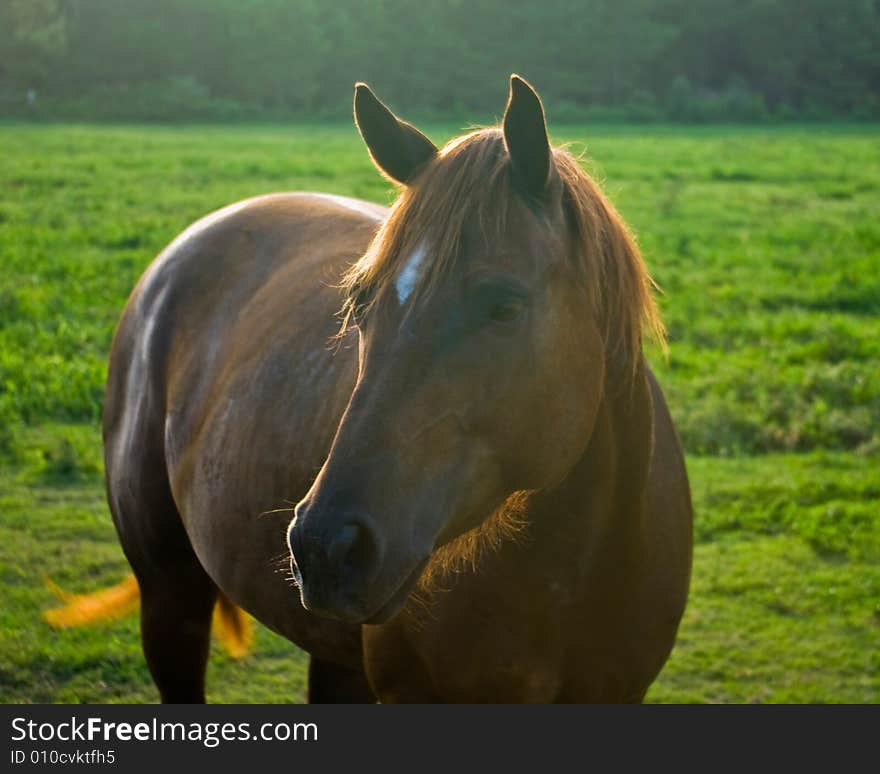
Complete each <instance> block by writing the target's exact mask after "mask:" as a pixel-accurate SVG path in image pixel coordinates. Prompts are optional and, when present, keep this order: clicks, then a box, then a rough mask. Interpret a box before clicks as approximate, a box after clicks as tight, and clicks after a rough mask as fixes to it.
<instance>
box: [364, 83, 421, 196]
mask: <svg viewBox="0 0 880 774" xmlns="http://www.w3.org/2000/svg"><path fill="white" fill-rule="evenodd" d="M354 122H355V124H357V128H358V131H359V132H360V133H361V137H363V138H364V142H365V143H366V144H367V150H369V151H370V157H371V158H372V159H373V162H374V163H375V165H376V166H377V167H378V168H379V171H380V172H382V173H384V174H385V175H386V176H387V177H389V178H391V179H392V180H394V181H395V182H397V183H403V184H404V185H407V184H409V183H411V182H412V181H413V179H414V178H415V176H416V175H417V174H418V172H419V171H420V170H421V169H422V167H423V166H424V165H425V164H427V163H428V162H429V161H430V160H431V159H432V158H434V156H436V155H437V146H436V145H434V143H432V142H431V141H430V140H429V139H428V138H427V137H425V135H423V134H422V133H421V132H420V131H419V130H418V129H416V128H415V127H414V126H413V125H412V124H408V123H407V122H406V121H401V120H400V119H399V118H398V117H397V116H396V115H394V113H392V112H391V111H390V110H389V109H388V108H387V107H385V105H384V104H383V103H382V102H381V100H379V98H378V97H377V96H376V95H375V94H373V92H372V91H371V90H370V87H369V86H367V84H365V83H358V84H356V85H355V87H354Z"/></svg>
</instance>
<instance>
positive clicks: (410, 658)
mask: <svg viewBox="0 0 880 774" xmlns="http://www.w3.org/2000/svg"><path fill="white" fill-rule="evenodd" d="M555 612H556V611H555V610H549V609H544V610H542V611H541V615H540V616H539V617H536V615H535V614H534V612H530V611H526V610H517V609H515V608H514V609H512V608H510V607H509V606H508V605H506V604H503V605H501V604H498V603H496V604H485V605H483V604H479V603H477V604H471V605H468V606H467V607H455V606H452V605H444V604H443V603H442V602H440V603H438V604H436V605H435V606H434V608H433V609H432V608H428V609H425V610H412V611H408V612H407V613H406V614H404V615H401V616H400V617H399V618H398V619H397V620H396V621H395V622H394V623H393V624H390V625H388V626H384V627H377V628H376V629H372V627H370V628H369V629H368V630H365V661H366V666H367V671H368V674H369V676H370V679H371V681H372V682H373V684H374V687H375V688H376V690H377V691H378V693H379V697H380V700H382V701H446V702H462V703H470V702H485V701H490V702H501V703H507V702H510V703H519V702H542V703H543V702H552V701H555V700H557V698H558V697H559V695H560V693H561V692H562V691H563V685H564V683H565V681H566V675H565V668H566V666H565V665H566V650H567V642H566V639H565V637H564V636H563V635H564V633H563V632H562V631H560V629H561V628H562V627H560V621H561V619H560V617H557V615H555V614H554V613H555Z"/></svg>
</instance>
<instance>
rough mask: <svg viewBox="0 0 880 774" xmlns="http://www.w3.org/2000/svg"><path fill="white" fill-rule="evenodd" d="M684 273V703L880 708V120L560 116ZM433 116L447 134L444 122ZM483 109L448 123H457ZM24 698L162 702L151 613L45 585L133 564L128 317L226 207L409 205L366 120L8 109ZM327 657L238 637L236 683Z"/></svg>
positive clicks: (11, 434)
mask: <svg viewBox="0 0 880 774" xmlns="http://www.w3.org/2000/svg"><path fill="white" fill-rule="evenodd" d="M548 108H549V112H550V118H551V135H552V139H553V141H554V142H555V143H557V144H558V143H561V142H570V143H571V147H572V149H573V150H575V151H578V150H580V149H584V148H585V151H586V153H587V158H585V164H586V165H587V168H588V169H589V170H590V171H591V172H592V173H593V175H594V176H596V177H597V178H598V179H600V180H603V181H605V187H606V190H607V191H608V193H609V195H610V197H611V199H612V200H613V201H614V202H615V204H616V205H617V206H618V208H619V209H620V210H621V212H622V213H623V215H624V217H625V219H626V220H627V222H628V223H629V224H630V225H631V227H632V228H633V229H634V231H635V232H636V234H637V235H638V238H639V242H640V244H641V246H642V249H643V252H644V254H645V257H646V260H647V262H648V264H649V266H650V267H651V270H652V272H653V275H654V277H655V279H656V280H657V281H658V283H659V284H660V285H661V286H662V288H663V294H662V295H661V297H660V302H661V308H662V310H663V314H664V318H665V321H666V323H667V326H668V328H669V332H670V346H671V351H670V355H669V357H668V360H667V359H664V357H663V355H662V354H661V353H660V352H659V351H658V350H657V349H655V348H649V350H648V355H649V359H650V360H651V363H652V365H653V366H654V368H655V370H656V372H657V374H658V376H659V378H660V381H661V383H662V385H663V387H664V389H665V391H666V395H667V399H668V401H669V404H670V408H671V410H672V413H673V416H674V417H675V419H676V422H677V424H678V429H679V432H680V434H681V436H682V439H683V442H684V446H685V449H686V452H687V454H688V468H689V473H690V478H691V485H692V487H693V491H694V503H695V508H696V526H695V537H696V547H695V564H694V572H693V581H692V590H691V597H690V602H689V606H688V611H687V613H686V615H685V619H684V622H683V625H682V628H681V630H680V634H679V640H678V644H677V646H676V649H675V651H674V652H673V655H672V658H671V659H670V661H669V663H668V664H667V666H666V668H665V669H664V671H663V673H662V674H661V676H660V678H659V679H658V681H657V682H656V683H655V684H654V686H653V687H652V689H651V691H650V692H649V694H648V700H649V701H657V702H670V701H672V702H691V701H696V702H877V701H880V218H878V213H880V132H878V129H877V128H876V127H856V126H852V127H837V128H832V127H827V126H788V127H777V128H766V127H762V128H743V127H702V128H675V127H624V128H621V127H604V126H592V127H586V126H566V127H554V126H553V124H552V105H548ZM423 128H424V127H423ZM456 132H457V127H451V126H445V127H444V126H434V127H427V133H428V134H429V135H430V136H431V137H432V139H434V140H435V141H441V140H443V139H445V138H447V137H449V136H451V135H452V134H454V133H456ZM0 152H2V156H3V162H2V165H0V590H2V599H3V604H2V608H0V699H2V700H3V701H6V702H80V701H86V702H117V701H153V700H155V698H156V693H155V689H154V687H153V685H152V683H151V681H150V679H149V676H148V674H147V670H146V666H145V664H144V662H143V657H142V655H141V651H140V644H139V639H138V629H137V620H136V617H130V618H127V619H123V620H119V621H114V622H108V623H106V624H102V625H100V626H96V627H93V628H89V629H78V630H70V631H62V632H57V631H53V630H52V629H50V628H49V627H48V625H47V624H45V623H44V622H43V621H42V619H41V617H40V612H41V611H42V610H43V609H45V608H47V607H49V606H51V605H52V604H53V602H54V600H53V597H52V595H51V593H50V592H49V591H48V590H47V588H46V586H45V583H44V578H45V577H46V576H51V578H52V579H53V580H55V581H56V582H57V583H59V584H60V585H61V586H62V587H64V588H65V589H68V590H71V591H77V592H86V591H90V590H94V589H97V588H100V587H101V586H104V585H108V584H110V583H114V582H116V581H117V580H119V579H120V578H121V577H122V575H123V574H125V573H126V572H127V565H126V563H125V560H124V558H123V556H122V553H121V550H120V549H119V546H118V544H117V542H116V537H115V533H114V531H113V527H112V524H111V522H110V516H109V513H108V510H107V507H106V504H105V501H104V492H103V480H102V463H101V440H100V428H99V416H100V407H101V399H102V392H103V382H104V378H105V374H106V355H107V352H108V349H109V345H110V339H111V336H112V333H113V328H114V326H115V323H116V320H117V318H118V316H119V313H120V312H121V309H122V307H123V305H124V303H125V299H126V297H127V295H128V293H129V292H130V290H131V288H132V287H133V286H134V284H135V282H136V281H137V278H138V277H139V276H140V274H141V272H142V271H143V269H144V268H145V267H146V265H147V264H148V263H149V261H150V260H151V259H152V258H153V256H154V255H155V254H156V253H157V252H158V251H159V250H160V249H161V248H162V247H163V246H164V245H165V244H167V242H168V241H170V240H171V239H172V238H173V237H174V236H175V235H176V234H177V233H178V232H179V231H180V230H182V229H183V228H184V227H185V226H186V225H188V224H189V223H191V222H192V221H193V220H195V219H196V218H198V217H200V216H201V215H203V214H205V213H207V212H209V211H211V210H213V209H216V208H217V207H220V206H222V205H224V204H227V203H230V202H232V201H235V200H238V199H242V198H245V197H248V196H252V195H257V194H261V193H267V192H270V191H281V190H316V191H324V192H328V193H337V194H346V195H351V196H357V197H362V198H366V199H371V200H374V201H379V202H383V203H387V202H390V201H391V199H392V197H393V192H392V191H391V190H390V188H389V186H388V185H387V184H386V183H385V182H384V181H383V180H382V179H381V178H380V177H379V176H378V174H377V173H376V172H375V170H374V168H373V167H372V165H371V164H370V162H369V159H368V158H367V155H366V152H365V150H364V148H363V146H362V144H361V141H360V139H359V137H358V136H357V133H356V131H355V129H354V127H351V126H344V125H340V126H331V127H327V126H322V127H317V126H302V125H300V126H293V127H283V126H253V127H218V126H191V127H186V128H183V127H180V128H177V127H138V126H102V127H92V126H82V125H77V126H64V125H51V126H25V125H2V126H0ZM305 663H306V659H305V656H304V655H303V654H301V653H300V652H298V651H297V649H296V648H294V647H293V646H292V645H290V644H289V643H287V642H286V641H284V640H282V639H280V638H279V637H277V636H276V635H274V634H272V633H271V632H269V631H267V630H265V629H259V631H258V634H257V641H256V648H255V651H254V652H253V654H251V655H250V656H249V657H247V658H246V659H244V660H242V661H233V660H231V659H229V658H228V657H226V656H225V655H224V654H223V653H222V652H220V651H219V650H218V649H217V648H216V645H215V648H214V653H213V655H212V659H211V663H210V665H209V671H208V681H209V685H208V696H209V700H213V701H225V702H257V701H259V702H273V701H280V702H288V701H300V700H302V697H303V689H304V684H305Z"/></svg>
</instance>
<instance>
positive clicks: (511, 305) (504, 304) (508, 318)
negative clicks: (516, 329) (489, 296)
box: [489, 296, 525, 323]
mask: <svg viewBox="0 0 880 774" xmlns="http://www.w3.org/2000/svg"><path fill="white" fill-rule="evenodd" d="M523 309H525V303H524V302H523V300H522V299H521V298H516V297H514V296H511V297H509V298H505V299H504V300H501V301H496V302H495V303H494V304H493V305H492V308H491V309H490V310H489V317H490V318H491V320H492V321H493V322H498V323H506V322H513V321H514V320H515V319H516V318H517V317H519V316H520V315H521V314H522V311H523Z"/></svg>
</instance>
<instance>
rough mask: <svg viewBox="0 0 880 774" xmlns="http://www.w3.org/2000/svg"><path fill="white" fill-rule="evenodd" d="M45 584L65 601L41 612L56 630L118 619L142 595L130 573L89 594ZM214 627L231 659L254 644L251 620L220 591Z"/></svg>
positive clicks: (244, 653)
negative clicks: (118, 581) (111, 584)
mask: <svg viewBox="0 0 880 774" xmlns="http://www.w3.org/2000/svg"><path fill="white" fill-rule="evenodd" d="M46 585H47V586H48V587H49V589H50V591H52V593H53V594H55V596H56V597H58V598H59V599H60V600H61V601H62V602H64V604H63V605H61V607H56V608H53V609H51V610H46V611H44V612H43V617H44V618H45V619H46V621H48V622H49V625H50V626H53V627H54V628H56V629H69V628H71V627H73V626H88V625H89V624H92V623H95V622H97V621H107V620H112V619H114V618H121V617H123V616H125V615H128V614H129V613H132V612H134V611H135V610H136V609H137V606H138V601H139V600H140V596H141V592H140V588H139V587H138V583H137V579H136V578H135V577H134V575H129V576H128V577H127V578H125V579H124V580H122V581H121V582H120V583H117V584H116V585H115V586H110V587H109V588H106V589H101V590H100V591H94V592H92V593H91V594H71V593H69V592H67V591H64V589H62V588H60V587H59V586H58V585H57V584H56V583H54V582H53V581H51V580H50V579H49V578H47V579H46ZM213 629H214V631H215V632H216V634H217V639H218V640H220V643H221V644H222V645H223V647H224V648H225V649H226V651H227V652H228V653H229V655H230V656H232V657H233V658H241V657H242V656H245V655H247V653H248V651H250V648H251V644H252V643H253V627H252V625H251V619H250V618H249V617H248V615H247V614H246V613H245V612H244V610H242V609H241V608H240V607H236V606H235V605H234V604H232V602H230V601H229V599H227V597H226V596H225V595H224V594H222V593H219V594H218V595H217V603H216V604H215V606H214V625H213Z"/></svg>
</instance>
